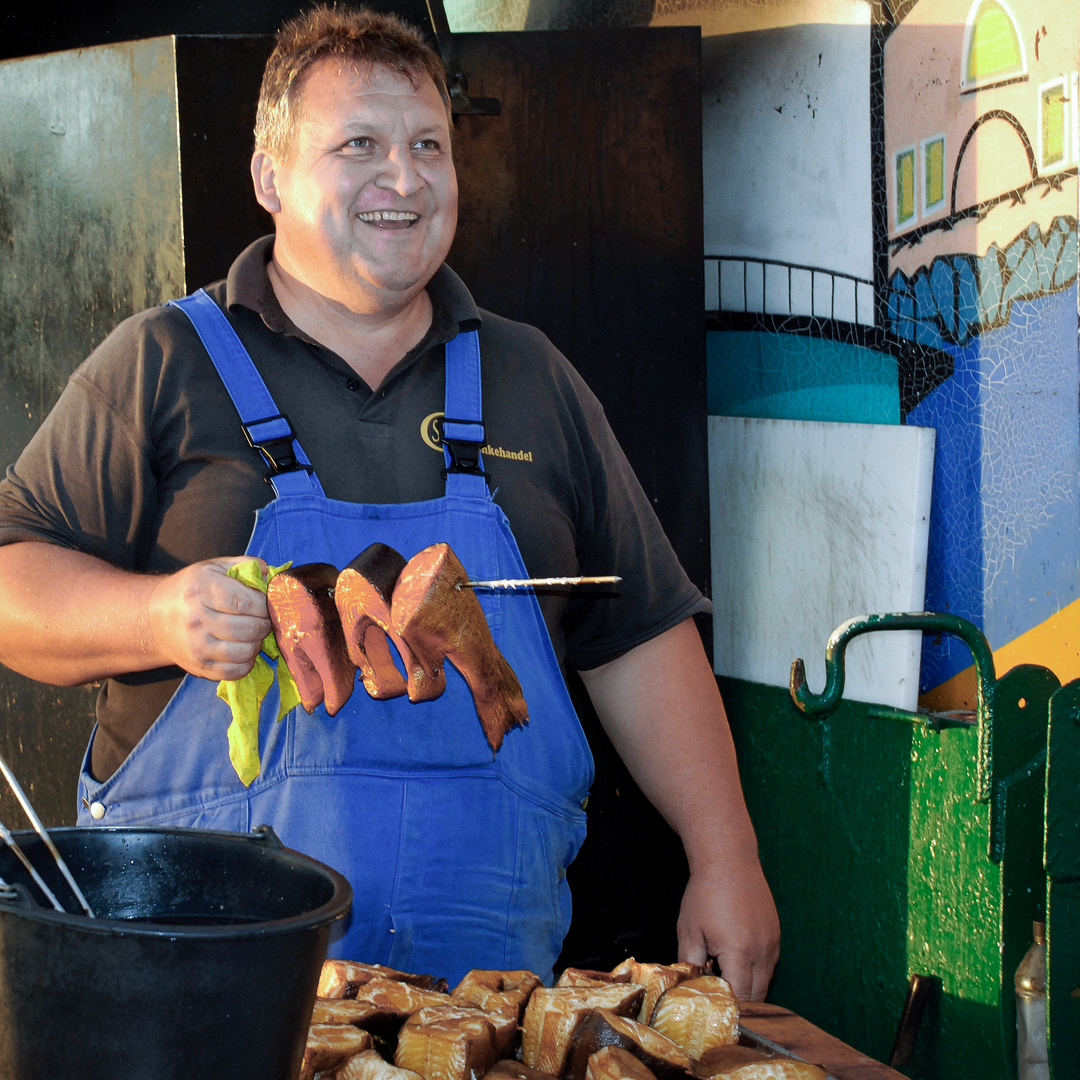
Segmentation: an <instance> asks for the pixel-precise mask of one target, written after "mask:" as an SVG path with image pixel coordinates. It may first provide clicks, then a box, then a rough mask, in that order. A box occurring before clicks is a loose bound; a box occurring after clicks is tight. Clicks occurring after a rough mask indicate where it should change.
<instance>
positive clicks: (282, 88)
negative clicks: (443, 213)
mask: <svg viewBox="0 0 1080 1080" xmlns="http://www.w3.org/2000/svg"><path fill="white" fill-rule="evenodd" d="M327 58H330V59H338V60H341V61H343V62H345V63H353V64H356V65H360V66H363V67H369V66H371V65H373V64H378V65H380V66H382V67H387V68H390V69H391V70H392V71H396V72H398V73H399V74H401V75H404V76H405V77H406V78H408V79H409V81H410V82H412V83H413V84H414V85H416V84H417V82H418V80H422V79H423V77H424V76H425V75H427V76H430V78H431V80H432V82H434V83H435V88H436V89H437V90H438V91H439V96H440V97H441V98H442V99H443V102H444V104H445V105H446V109H447V113H448V114H449V111H450V95H449V93H448V92H447V89H446V72H445V71H444V69H443V64H442V60H440V59H439V54H438V53H437V52H435V50H434V49H432V48H431V47H430V46H429V45H428V44H427V42H426V41H425V40H424V38H423V37H422V35H421V34H420V31H419V30H417V29H416V28H415V27H414V26H410V25H409V24H408V23H407V22H405V21H404V20H403V19H400V18H398V16H396V15H382V14H380V13H379V12H377V11H372V10H371V9H370V8H359V9H357V8H344V7H341V8H339V7H330V6H328V5H326V4H322V5H320V6H319V7H315V8H312V9H311V10H310V11H307V12H304V13H303V14H302V15H297V16H296V18H294V19H290V20H289V22H287V23H285V25H284V26H283V27H282V28H281V30H280V31H279V32H278V35H277V45H275V46H274V51H273V52H272V53H271V54H270V59H269V60H267V62H266V71H265V72H264V73H263V80H262V87H261V89H260V90H259V107H258V110H257V112H256V114H255V146H256V147H257V148H259V149H262V150H266V151H267V152H268V153H270V154H273V155H275V156H277V157H280V158H285V157H287V156H288V150H289V144H290V142H291V141H292V136H293V132H294V131H295V129H296V122H297V118H298V116H299V112H300V93H299V90H300V84H301V81H302V79H303V76H304V73H305V72H306V71H308V69H309V68H311V67H312V65H313V64H315V63H317V62H318V61H320V60H325V59H327Z"/></svg>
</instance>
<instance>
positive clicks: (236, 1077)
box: [0, 828, 352, 1080]
mask: <svg viewBox="0 0 1080 1080" xmlns="http://www.w3.org/2000/svg"><path fill="white" fill-rule="evenodd" d="M50 835H51V836H52V837H53V839H54V840H55V842H56V846H57V847H58V848H59V850H60V853H61V855H63V856H64V859H65V860H66V861H67V863H68V866H69V867H70V869H71V872H72V874H73V876H74V878H75V880H76V881H77V882H78V884H79V886H80V888H81V889H82V891H83V892H84V893H85V894H86V899H87V900H88V901H89V903H90V906H91V908H92V909H93V910H94V913H95V915H97V916H98V917H97V918H95V919H90V918H87V917H86V916H85V915H82V914H79V915H75V914H63V913H61V912H57V911H55V910H53V909H52V907H49V906H43V905H45V904H46V901H45V900H44V898H43V897H42V896H41V893H40V892H39V891H38V889H37V888H36V886H34V885H33V884H32V883H31V881H30V877H29V875H28V874H27V873H26V872H25V871H24V870H23V868H22V866H20V864H19V863H18V862H17V860H16V858H15V856H14V855H13V853H12V852H11V850H10V848H7V847H4V848H3V849H2V850H0V877H2V878H3V879H4V881H6V882H7V883H8V884H9V885H13V886H16V888H15V889H13V890H3V891H2V892H0V1077H2V1078H3V1080H56V1078H57V1077H70V1078H72V1080H295V1077H296V1076H297V1075H298V1074H299V1071H300V1063H301V1059H302V1057H303V1051H304V1042H305V1037H306V1033H307V1025H308V1022H309V1020H310V1017H311V1008H312V1004H313V1002H314V999H315V989H316V987H317V985H318V980H319V969H320V967H321V965H322V961H323V959H324V958H325V956H326V945H327V940H328V938H329V934H330V924H331V923H332V922H334V921H335V920H336V919H339V918H341V917H342V916H343V915H345V913H346V912H347V911H348V909H349V906H350V903H351V901H352V889H351V887H350V886H349V883H348V882H347V881H346V880H345V879H344V878H343V877H342V876H341V875H340V874H338V873H337V872H336V871H334V870H331V869H330V868H329V867H327V866H324V865H323V864H322V863H318V862H315V861H314V860H313V859H309V858H308V857H307V856H304V855H300V854H298V853H297V852H295V851H290V850H288V849H286V848H284V847H282V845H281V842H280V841H279V840H278V838H277V837H276V836H275V835H274V834H273V832H272V831H271V830H269V829H258V830H256V831H255V832H253V833H250V834H242V833H222V832H209V831H205V830H199V829H140V828H115V829H109V828H100V829H99V828H93V829H53V830H50ZM16 837H17V839H18V842H19V844H20V846H21V847H22V848H23V850H24V851H26V853H27V855H28V856H29V857H30V861H31V862H32V863H33V865H34V866H35V867H36V869H37V870H38V871H39V872H40V873H41V875H42V877H43V878H44V879H45V881H46V883H47V884H48V886H49V887H50V888H51V889H52V890H53V892H54V893H55V894H56V895H57V897H58V898H59V899H60V902H61V903H63V904H64V905H65V906H67V907H69V910H71V911H76V910H78V907H77V904H76V903H75V900H74V898H73V897H72V896H71V892H70V890H69V889H68V888H67V886H66V885H65V884H64V882H63V878H62V877H61V875H60V873H59V871H58V870H57V869H56V867H55V864H54V863H53V861H52V859H51V857H50V856H49V854H48V852H47V851H46V849H45V846H44V844H43V843H42V842H41V841H40V840H39V839H38V838H37V837H36V836H35V835H34V834H33V833H23V832H20V833H17V834H16ZM69 900H70V903H69Z"/></svg>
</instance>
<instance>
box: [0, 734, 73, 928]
mask: <svg viewBox="0 0 1080 1080" xmlns="http://www.w3.org/2000/svg"><path fill="white" fill-rule="evenodd" d="M0 772H3V774H4V779H5V780H7V782H8V784H9V785H10V786H11V790H12V791H14V792H15V798H17V799H18V800H19V805H20V806H21V807H22V808H23V810H24V811H25V812H26V816H27V817H28V818H29V819H30V824H31V825H33V826H34V831H35V832H36V833H37V834H38V836H40V837H41V839H42V841H44V843H45V846H46V847H47V848H48V849H49V854H50V855H52V857H53V860H54V861H55V863H56V865H57V866H58V867H59V869H60V873H61V874H63V875H64V880H65V881H66V882H67V883H68V885H70V886H71V891H72V892H73V893H74V894H75V899H76V900H78V901H79V906H80V907H81V908H82V909H83V911H85V912H86V914H87V915H89V916H90V918H91V919H92V918H94V913H93V911H91V909H90V905H89V904H88V903H87V902H86V897H85V896H83V893H82V889H80V888H79V886H78V885H77V884H76V882H75V879H74V878H73V877H72V876H71V871H70V870H69V869H68V865H67V863H66V862H64V857H63V856H62V855H61V854H60V852H59V851H58V850H57V848H56V844H54V843H53V838H52V837H51V836H50V835H49V834H48V832H47V831H46V829H45V826H44V825H42V823H41V818H39V817H38V816H37V811H35V810H34V806H33V804H32V803H31V802H30V800H29V799H28V798H27V797H26V792H25V791H23V789H22V785H21V784H20V783H19V781H18V780H17V779H16V778H15V774H14V773H13V772H12V771H11V766H10V765H9V764H8V763H7V762H6V761H5V760H4V758H3V755H0ZM0 839H2V840H3V841H4V843H5V844H7V845H8V847H10V848H11V850H12V851H13V852H14V853H15V858H17V859H18V860H19V862H21V863H22V865H23V866H24V867H25V868H26V872H27V873H28V874H29V875H30V877H31V878H33V880H34V884H36V885H37V887H38V888H39V889H40V890H41V891H42V892H43V893H44V894H45V898H46V899H47V900H48V901H49V903H50V904H52V906H53V907H54V908H55V909H56V910H57V911H65V910H66V909H65V908H64V905H63V904H61V903H60V901H59V900H57V899H56V895H55V894H54V893H53V891H52V889H50V888H49V886H48V885H46V884H45V882H44V880H43V879H42V877H41V875H40V874H39V873H38V872H37V870H35V869H34V866H33V864H32V863H31V862H30V860H29V859H28V858H27V857H26V852H25V851H23V849H22V848H21V847H19V845H18V843H16V841H15V837H14V836H12V834H11V830H10V829H9V828H8V827H7V826H6V825H5V824H4V823H3V822H2V821H0ZM0 886H2V887H4V888H9V886H8V885H7V883H6V882H4V881H3V879H0Z"/></svg>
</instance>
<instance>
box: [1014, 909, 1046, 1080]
mask: <svg viewBox="0 0 1080 1080" xmlns="http://www.w3.org/2000/svg"><path fill="white" fill-rule="evenodd" d="M1031 934H1032V937H1033V938H1034V939H1035V940H1034V942H1033V944H1032V946H1031V948H1030V949H1028V951H1027V952H1026V953H1025V954H1024V959H1023V960H1021V961H1020V966H1019V967H1018V968H1017V969H1016V976H1015V978H1014V979H1013V985H1014V986H1015V987H1016V1055H1017V1065H1018V1066H1019V1072H1020V1080H1050V1065H1049V1064H1048V1061H1047V1058H1048V1055H1047V1050H1046V924H1045V923H1041V922H1036V923H1033V924H1032V927H1031Z"/></svg>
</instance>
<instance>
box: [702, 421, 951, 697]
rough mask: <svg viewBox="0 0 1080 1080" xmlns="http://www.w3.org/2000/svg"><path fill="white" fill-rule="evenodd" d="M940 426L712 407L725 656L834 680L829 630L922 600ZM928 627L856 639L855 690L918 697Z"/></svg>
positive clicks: (713, 496) (745, 675) (757, 674)
mask: <svg viewBox="0 0 1080 1080" xmlns="http://www.w3.org/2000/svg"><path fill="white" fill-rule="evenodd" d="M935 435H936V432H935V431H934V429H933V428H916V427H906V426H903V425H885V424H829V423H822V422H818V421H800V420H756V419H747V418H744V417H726V416H710V417H709V488H710V504H711V522H712V581H713V605H714V616H713V625H714V666H715V669H716V673H717V674H718V675H727V676H731V677H734V678H738V679H747V680H750V681H751V682H757V683H765V684H767V685H772V686H785V687H786V686H787V685H788V678H789V675H790V671H791V662H792V660H794V659H795V658H796V657H802V658H803V660H805V662H806V675H807V682H808V684H809V689H810V690H812V691H813V692H814V693H821V691H822V689H823V688H824V684H825V646H826V644H827V642H828V639H829V635H830V634H831V633H832V632H833V630H834V629H835V628H836V627H837V626H839V625H840V623H842V622H844V621H845V620H847V619H849V618H851V617H853V616H855V615H868V614H874V613H877V612H888V611H921V610H922V609H923V600H924V594H925V585H926V544H927V528H928V522H929V517H930V491H931V484H932V480H933V461H934V439H935ZM921 636H922V635H921V634H919V633H916V632H911V631H905V632H902V633H901V632H895V631H890V632H883V633H873V634H865V635H861V636H860V637H857V638H856V639H855V640H854V641H852V642H851V643H850V644H849V645H848V648H847V652H846V664H845V675H846V680H845V687H844V697H845V698H851V699H854V700H857V701H869V702H876V703H878V704H884V705H894V706H898V707H900V708H903V709H914V708H915V706H916V704H917V700H918V695H919V653H920V647H921Z"/></svg>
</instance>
